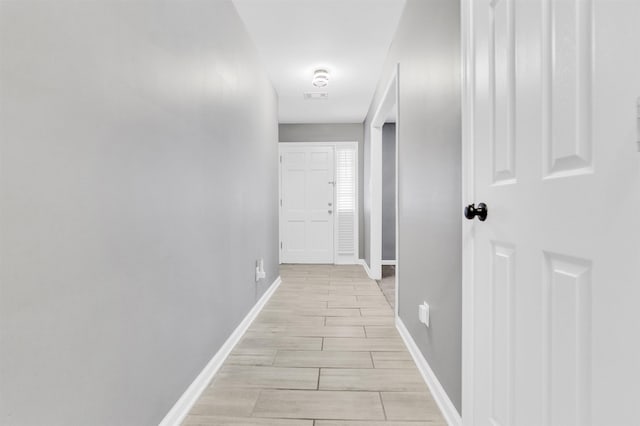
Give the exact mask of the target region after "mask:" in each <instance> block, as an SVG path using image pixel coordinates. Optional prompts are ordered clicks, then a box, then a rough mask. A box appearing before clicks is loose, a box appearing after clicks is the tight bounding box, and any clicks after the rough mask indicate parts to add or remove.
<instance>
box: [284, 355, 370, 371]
mask: <svg viewBox="0 0 640 426" xmlns="http://www.w3.org/2000/svg"><path fill="white" fill-rule="evenodd" d="M274 365H277V366H282V367H318V368H320V367H324V368H327V367H333V368H373V363H372V361H371V356H370V354H369V353H368V352H339V351H278V354H277V355H276V357H275V360H274Z"/></svg>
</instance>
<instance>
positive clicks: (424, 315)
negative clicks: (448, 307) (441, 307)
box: [418, 302, 429, 327]
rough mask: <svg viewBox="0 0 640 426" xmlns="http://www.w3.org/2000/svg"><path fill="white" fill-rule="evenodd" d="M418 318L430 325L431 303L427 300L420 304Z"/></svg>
mask: <svg viewBox="0 0 640 426" xmlns="http://www.w3.org/2000/svg"><path fill="white" fill-rule="evenodd" d="M418 319H419V320H420V322H421V323H423V324H424V325H426V326H427V327H429V304H428V303H427V302H422V304H421V305H418Z"/></svg>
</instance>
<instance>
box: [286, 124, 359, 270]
mask: <svg viewBox="0 0 640 426" xmlns="http://www.w3.org/2000/svg"><path fill="white" fill-rule="evenodd" d="M279 131H280V142H358V168H359V170H358V209H359V215H360V218H359V227H360V229H359V235H360V243H359V252H360V253H359V257H360V259H363V258H364V128H363V125H362V123H354V124H280V126H279Z"/></svg>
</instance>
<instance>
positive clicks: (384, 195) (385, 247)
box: [368, 65, 399, 315]
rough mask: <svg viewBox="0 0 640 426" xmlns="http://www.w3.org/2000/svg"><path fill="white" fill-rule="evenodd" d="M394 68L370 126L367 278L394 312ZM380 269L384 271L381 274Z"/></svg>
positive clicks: (396, 121) (396, 236) (396, 258)
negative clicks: (381, 293)
mask: <svg viewBox="0 0 640 426" xmlns="http://www.w3.org/2000/svg"><path fill="white" fill-rule="evenodd" d="M398 115H399V114H398V65H396V68H395V70H394V72H393V75H392V76H391V79H390V81H389V83H388V84H387V87H386V90H385V92H384V95H383V96H382V99H381V100H380V103H379V105H378V108H377V110H376V113H375V115H374V117H373V120H372V122H371V128H370V135H371V139H370V140H371V145H370V146H371V168H370V170H371V175H370V180H369V182H370V191H371V198H370V199H371V220H370V235H369V238H370V240H369V242H370V246H369V248H370V252H369V265H368V266H369V274H370V276H371V278H373V279H375V280H377V281H378V282H379V284H380V286H381V288H382V290H383V293H384V294H385V296H386V297H387V300H388V301H389V303H390V304H391V305H392V307H393V308H394V310H395V312H396V315H397V312H398V308H397V304H396V300H397V295H398V276H399V248H398V242H399V229H398V199H399V194H398V155H397V154H398V149H399V143H398V142H399V139H398V129H399V127H398V125H399V116H398ZM383 267H384V271H383Z"/></svg>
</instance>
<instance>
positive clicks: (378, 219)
mask: <svg viewBox="0 0 640 426" xmlns="http://www.w3.org/2000/svg"><path fill="white" fill-rule="evenodd" d="M399 75H400V64H396V65H395V67H394V68H393V72H392V74H391V77H390V78H389V82H388V83H387V85H386V88H385V91H384V94H383V95H382V98H381V99H380V101H379V102H378V106H377V107H376V112H375V114H374V115H373V118H372V120H371V124H370V125H369V141H370V158H369V164H370V168H369V197H370V198H369V199H370V200H371V211H370V216H369V218H370V221H369V263H370V264H369V265H367V266H368V271H367V272H368V273H369V277H370V278H372V279H374V280H380V279H382V126H384V123H385V121H386V118H387V117H388V115H389V113H390V112H391V111H392V110H393V108H394V107H395V108H396V199H395V208H396V309H395V311H396V312H395V314H396V317H397V316H398V287H399V286H398V284H399V282H400V280H399V276H400V273H399V272H400V228H399V227H398V223H399V214H398V213H399V203H398V200H399V198H400V194H399V192H398V188H399V182H398V175H399V167H398V166H399V161H398V158H399V155H398V154H399V152H400V137H399V136H400V105H399V103H400V100H399V93H400V84H399V83H400V81H399Z"/></svg>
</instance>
